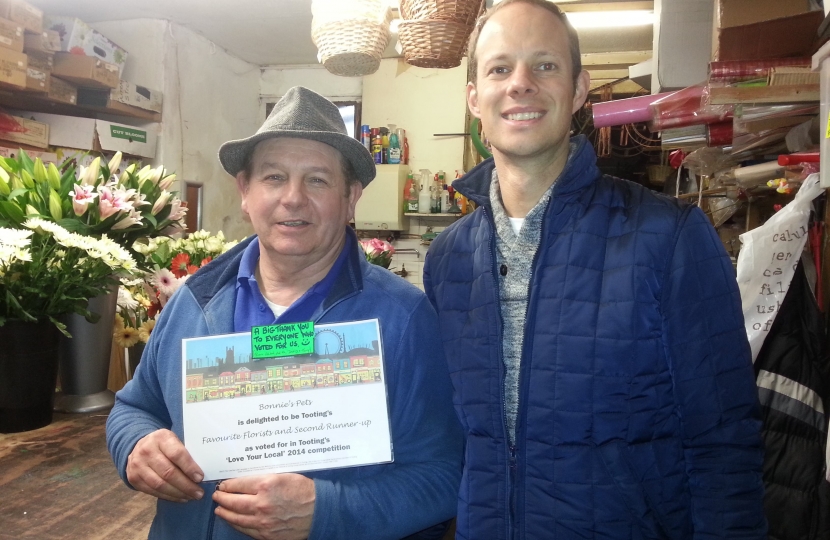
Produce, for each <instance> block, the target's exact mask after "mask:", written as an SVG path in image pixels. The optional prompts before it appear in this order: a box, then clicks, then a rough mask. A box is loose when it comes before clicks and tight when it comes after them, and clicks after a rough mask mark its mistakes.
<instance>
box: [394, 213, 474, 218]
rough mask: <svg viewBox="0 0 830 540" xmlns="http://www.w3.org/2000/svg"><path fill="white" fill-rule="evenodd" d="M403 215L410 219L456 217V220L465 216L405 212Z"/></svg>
mask: <svg viewBox="0 0 830 540" xmlns="http://www.w3.org/2000/svg"><path fill="white" fill-rule="evenodd" d="M403 215H405V216H409V217H422V218H429V217H455V218H458V217H461V216H463V215H464V214H445V213H441V214H419V213H417V212H404V214H403Z"/></svg>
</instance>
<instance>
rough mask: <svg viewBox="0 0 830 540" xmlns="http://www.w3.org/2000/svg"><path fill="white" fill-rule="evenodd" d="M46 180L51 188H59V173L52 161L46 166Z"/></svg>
mask: <svg viewBox="0 0 830 540" xmlns="http://www.w3.org/2000/svg"><path fill="white" fill-rule="evenodd" d="M46 180H47V181H48V182H49V187H51V188H52V189H54V190H56V191H57V190H59V189H60V188H61V173H60V171H58V168H57V167H55V164H54V163H50V164H49V166H48V167H47V168H46Z"/></svg>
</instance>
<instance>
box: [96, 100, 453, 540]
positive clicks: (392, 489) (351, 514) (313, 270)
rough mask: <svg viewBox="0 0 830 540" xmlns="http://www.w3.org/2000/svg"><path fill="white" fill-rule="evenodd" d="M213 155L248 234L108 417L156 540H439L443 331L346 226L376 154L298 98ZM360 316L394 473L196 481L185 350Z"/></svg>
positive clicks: (449, 444) (214, 267) (379, 469)
mask: <svg viewBox="0 0 830 540" xmlns="http://www.w3.org/2000/svg"><path fill="white" fill-rule="evenodd" d="M219 157H220V160H221V161H222V164H223V166H224V167H225V170H227V171H228V173H230V174H231V175H234V176H236V182H237V186H238V188H239V191H240V194H241V196H242V210H243V212H245V213H246V214H247V216H248V218H249V219H250V221H251V223H252V225H253V228H254V230H255V231H256V233H257V235H256V236H254V237H252V238H250V239H248V240H247V241H245V242H243V243H242V244H240V245H238V246H236V248H234V249H233V250H231V251H229V252H228V253H225V254H224V255H222V256H220V257H218V258H217V259H216V260H215V261H213V262H212V263H210V264H209V265H208V266H206V267H204V268H203V269H201V270H199V271H198V272H197V273H196V274H194V275H193V276H192V277H190V278H189V279H188V281H187V282H186V283H185V284H184V285H183V286H182V287H181V288H180V289H179V290H178V291H177V292H176V293H175V294H174V295H173V297H172V298H171V299H170V302H169V303H168V304H167V305H166V306H165V308H164V310H163V311H162V313H161V316H160V318H159V321H158V324H157V325H156V327H155V329H154V331H153V333H152V335H151V337H150V341H149V343H148V344H147V348H146V349H145V352H144V355H143V356H142V359H141V364H140V365H139V368H138V370H137V372H136V376H135V378H134V379H133V380H132V381H130V382H129V383H128V384H127V386H125V387H124V389H123V390H121V391H120V392H118V394H117V395H116V403H115V407H114V408H113V410H112V413H111V414H110V416H109V419H108V420H107V445H108V447H109V450H110V453H111V454H112V456H113V460H114V461H115V464H116V467H117V469H118V472H119V474H120V475H121V477H122V478H123V479H124V481H125V482H126V483H127V484H128V485H129V486H130V487H133V488H135V489H137V490H139V491H143V492H145V493H148V494H150V495H152V496H154V497H157V498H158V505H157V510H156V516H155V519H154V521H153V525H152V527H151V529H150V538H152V539H160V540H166V539H169V540H180V539H191V538H198V539H207V540H233V539H242V538H248V537H252V538H257V539H269V540H272V539H273V540H300V539H306V538H308V539H310V540H317V539H319V540H353V539H377V540H381V539H388V540H397V539H400V538H404V537H406V538H412V539H414V538H418V539H423V540H426V539H436V538H441V537H442V535H443V531H444V529H445V528H446V527H445V526H444V525H443V524H444V523H445V522H447V521H449V520H450V519H451V518H452V516H453V515H454V514H455V506H456V505H455V501H456V496H457V492H458V482H459V479H460V476H461V454H462V445H463V439H462V434H461V430H460V427H459V425H458V420H457V419H456V417H455V414H454V413H453V409H452V404H451V398H450V395H451V388H450V381H449V377H448V375H447V366H446V362H445V359H444V354H443V351H442V349H441V344H440V342H439V341H438V340H431V341H430V340H427V341H426V342H424V341H423V340H422V336H428V335H430V336H431V335H436V334H437V333H438V325H437V317H436V314H435V310H434V309H433V308H432V306H431V305H430V303H429V301H428V300H427V298H426V297H425V296H424V294H423V293H421V292H420V291H418V290H417V289H416V288H415V287H414V286H412V285H410V284H408V283H406V282H405V281H403V280H402V279H400V278H398V277H397V276H395V275H393V274H391V273H390V272H389V271H388V270H386V269H382V268H379V267H377V266H373V265H370V264H369V263H368V262H367V261H366V259H365V256H364V255H363V252H362V250H361V249H360V248H359V246H358V244H357V237H356V236H355V234H354V232H353V231H352V230H351V229H350V228H349V226H348V221H349V219H350V218H352V217H354V209H355V204H356V203H357V200H358V198H359V197H360V195H361V193H362V189H363V186H365V185H366V184H368V183H369V182H370V181H371V180H372V179H373V178H374V176H375V166H374V163H373V161H372V158H371V156H370V155H369V152H368V151H367V150H366V149H365V148H363V146H362V145H361V144H360V143H359V142H358V141H357V140H355V139H354V138H351V137H349V136H348V135H347V134H346V126H345V124H344V123H343V120H342V118H341V117H340V113H339V111H338V109H337V107H336V106H335V105H334V104H333V103H331V102H330V101H328V100H327V99H325V98H324V97H322V96H320V95H318V94H316V93H314V92H312V91H310V90H307V89H305V88H301V87H295V88H292V89H291V90H289V91H288V93H287V94H286V95H285V96H284V97H283V98H282V99H281V100H280V102H279V103H277V105H276V106H275V107H274V110H273V111H272V112H271V115H270V116H269V117H268V119H267V120H266V122H265V124H264V125H263V126H262V127H261V128H260V130H259V131H258V132H257V133H256V134H255V135H253V136H251V137H248V138H247V139H242V140H238V141H231V142H228V143H225V144H224V145H223V146H222V148H221V149H220V151H219ZM367 319H378V323H379V325H380V331H381V339H382V350H383V361H384V375H385V378H386V385H387V388H386V390H387V402H388V410H389V427H390V431H391V438H392V444H393V446H394V461H393V462H392V463H382V464H375V465H367V466H362V467H348V468H341V469H330V470H321V471H312V472H305V473H302V474H288V473H285V474H263V475H258V476H247V477H242V478H232V479H226V480H223V481H222V482H221V483H219V484H218V485H217V484H216V483H213V482H203V481H202V480H203V479H204V474H203V472H202V470H201V468H200V467H199V465H198V464H197V463H195V461H194V460H193V458H192V457H191V456H190V453H189V452H188V451H187V449H186V448H185V446H184V445H183V443H182V440H183V433H184V427H183V415H182V359H181V350H182V345H181V343H182V340H183V339H185V338H191V337H198V336H209V335H217V334H228V333H233V332H250V330H251V327H252V326H255V325H270V324H276V323H288V322H300V321H314V322H316V323H321V324H322V323H335V322H348V321H360V320H367ZM342 406H343V408H344V409H349V404H348V403H343V404H342Z"/></svg>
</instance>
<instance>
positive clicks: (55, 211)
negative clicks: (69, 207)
mask: <svg viewBox="0 0 830 540" xmlns="http://www.w3.org/2000/svg"><path fill="white" fill-rule="evenodd" d="M49 213H50V214H52V219H54V220H55V221H60V220H61V219H63V210H61V198H60V197H59V196H58V192H57V191H55V190H54V189H50V190H49Z"/></svg>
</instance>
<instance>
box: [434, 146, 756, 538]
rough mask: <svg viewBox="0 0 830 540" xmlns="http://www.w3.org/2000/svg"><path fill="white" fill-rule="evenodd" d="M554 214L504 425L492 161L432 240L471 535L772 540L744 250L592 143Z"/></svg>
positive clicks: (570, 171) (463, 527)
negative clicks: (611, 172)
mask: <svg viewBox="0 0 830 540" xmlns="http://www.w3.org/2000/svg"><path fill="white" fill-rule="evenodd" d="M572 142H573V143H575V144H576V149H575V150H574V155H573V156H572V157H571V159H570V160H569V161H568V164H567V166H566V167H565V170H564V171H563V172H562V174H561V176H560V177H559V179H558V181H557V182H556V186H555V188H554V190H553V197H552V198H551V202H550V203H549V206H548V208H547V209H546V210H545V217H544V224H543V228H542V241H541V245H540V247H539V250H538V252H537V254H536V257H535V259H534V263H533V273H532V277H531V285H530V295H529V304H528V311H527V313H528V315H527V320H526V329H525V340H524V349H523V353H522V363H521V369H520V379H519V385H520V390H519V413H518V419H517V427H516V430H517V437H516V439H517V441H518V442H517V444H516V445H515V446H513V447H511V446H510V445H509V442H508V441H509V439H508V437H507V432H506V428H505V420H504V414H505V412H504V363H503V360H502V353H501V350H502V349H501V340H502V322H501V314H500V311H499V292H498V284H497V279H496V267H495V264H496V263H495V255H494V253H495V239H494V230H495V225H494V222H493V212H492V208H491V206H490V202H489V200H488V189H489V184H490V179H491V173H492V170H493V166H494V165H493V162H492V160H488V161H485V162H484V163H482V164H481V165H479V166H478V167H476V168H475V169H473V170H472V171H471V172H470V173H469V174H468V175H466V176H465V177H464V178H462V179H460V180H458V181H456V182H454V183H453V186H454V187H455V188H457V189H458V191H460V192H461V193H463V194H464V195H466V196H467V197H469V198H470V199H472V200H473V201H475V202H476V204H478V205H479V206H480V208H478V209H477V210H476V211H475V212H473V213H472V214H471V215H469V216H466V217H465V218H463V219H461V220H459V221H458V222H456V223H454V224H453V225H452V226H451V227H448V228H447V229H446V230H445V231H444V232H442V233H441V234H440V235H439V236H438V238H437V239H436V240H435V241H434V242H433V245H432V246H431V247H430V249H429V254H428V256H427V260H426V267H425V269H424V285H425V288H426V290H427V294H428V295H429V297H430V300H431V301H432V303H433V305H434V306H435V307H436V309H437V311H438V313H439V317H440V323H441V332H442V338H443V341H444V345H445V349H446V353H447V359H448V361H449V364H450V374H451V377H452V382H453V385H454V403H455V407H456V411H457V413H458V415H459V418H460V420H461V422H462V424H463V426H464V429H465V431H466V449H465V464H464V474H463V477H462V480H461V491H460V494H459V506H458V533H457V534H458V536H457V538H459V539H470V540H515V539H534V540H535V539H551V540H568V539H577V538H579V539H581V538H585V539H589V538H590V539H614V540H629V539H630V540H640V539H692V538H694V539H704V538H705V539H714V538H723V539H727V538H728V539H738V538H743V539H747V538H753V539H761V538H765V537H766V521H765V519H764V514H763V503H762V499H763V484H762V477H761V467H762V461H763V455H762V449H761V439H760V433H759V430H760V421H759V415H758V397H757V390H756V387H755V382H754V375H753V370H752V365H751V361H750V350H749V346H748V344H747V341H746V334H745V331H744V324H743V317H742V314H741V301H740V296H739V293H738V287H737V284H736V282H735V275H734V272H733V269H732V266H731V264H730V261H729V258H728V257H727V256H726V253H725V251H724V249H723V247H722V244H721V243H720V241H719V239H718V236H717V234H716V233H715V231H714V229H713V228H712V226H711V225H710V223H709V221H708V220H707V219H706V217H705V215H704V214H703V212H701V211H700V209H698V208H696V207H691V206H684V205H681V204H678V202H676V201H675V200H674V199H671V198H668V197H664V196H662V195H657V194H654V193H652V192H651V191H649V190H647V189H645V188H643V187H641V186H639V185H637V184H634V183H631V182H627V181H624V180H619V179H616V178H612V177H609V176H603V175H602V174H601V173H600V172H599V170H598V169H597V167H596V156H595V154H594V150H593V148H592V147H591V145H590V143H588V141H587V140H586V139H585V138H584V137H577V138H575V139H574V140H573V141H572Z"/></svg>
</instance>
